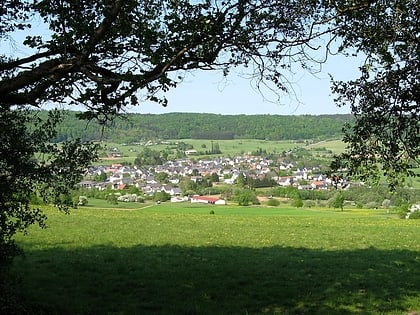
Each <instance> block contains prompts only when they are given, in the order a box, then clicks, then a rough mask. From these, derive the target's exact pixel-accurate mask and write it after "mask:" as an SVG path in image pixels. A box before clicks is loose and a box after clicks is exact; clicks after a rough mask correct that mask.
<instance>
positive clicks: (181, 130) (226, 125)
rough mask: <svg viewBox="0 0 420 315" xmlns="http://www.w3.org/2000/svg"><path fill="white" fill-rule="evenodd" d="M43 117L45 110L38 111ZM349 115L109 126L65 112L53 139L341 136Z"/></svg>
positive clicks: (173, 119) (126, 119)
mask: <svg viewBox="0 0 420 315" xmlns="http://www.w3.org/2000/svg"><path fill="white" fill-rule="evenodd" d="M38 114H39V115H41V116H44V115H45V116H46V112H38ZM350 121H351V116H350V115H320V116H311V115H301V116H281V115H218V114H198V113H169V114H158V115H157V114H125V115H123V116H122V117H121V118H117V119H116V120H115V121H113V122H112V123H111V124H110V125H109V126H106V127H102V126H100V125H99V124H98V123H97V122H96V121H91V122H89V123H86V122H84V121H80V120H78V119H77V118H76V112H72V111H69V112H67V115H66V118H65V120H64V122H63V123H62V124H61V128H60V130H59V134H58V135H57V137H56V139H55V141H56V142H60V141H64V140H67V139H70V138H81V139H83V140H99V139H103V140H107V141H112V142H116V143H134V142H138V141H140V140H144V139H156V138H159V139H214V140H228V139H269V140H304V139H319V140H323V139H331V138H341V136H342V128H343V126H344V124H345V123H346V122H350Z"/></svg>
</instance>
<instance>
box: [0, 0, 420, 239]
mask: <svg viewBox="0 0 420 315" xmlns="http://www.w3.org/2000/svg"><path fill="white" fill-rule="evenodd" d="M419 20H420V19H419V5H418V1H414V0H382V1H370V0H352V1H349V0H291V1H273V0H220V1H219V0H215V1H213V0H203V1H189V0H147V1H134V0H125V1H123V0H95V1H92V0H73V1H66V0H52V1H51V0H49V1H45V0H42V1H26V0H22V1H15V0H4V1H2V2H1V4H0V41H1V42H0V44H1V47H4V46H6V45H12V46H13V43H14V40H15V39H14V38H15V36H16V34H17V33H16V32H18V33H20V34H26V35H27V36H26V38H25V40H24V42H23V44H24V45H26V46H27V47H28V53H27V54H26V55H24V56H22V55H19V54H17V53H15V52H13V50H11V49H1V51H0V110H1V120H2V121H1V123H2V124H3V125H4V128H6V129H5V130H9V134H8V135H7V137H8V141H6V142H3V143H2V151H1V166H2V169H4V167H6V169H7V167H8V166H12V168H13V165H14V164H13V163H14V162H17V161H18V160H14V159H10V158H9V157H11V156H12V155H11V153H10V152H15V151H13V148H14V146H18V147H22V148H25V149H27V148H29V149H28V151H25V152H26V153H25V154H23V155H21V156H22V157H25V159H26V161H25V162H24V164H25V165H24V166H25V167H30V168H31V169H32V172H28V173H26V174H27V175H24V176H23V177H22V178H23V179H22V182H20V181H19V180H20V179H19V178H20V177H19V176H18V177H10V176H11V174H14V173H13V172H12V173H9V171H3V170H2V171H1V173H0V176H1V177H2V179H3V177H4V178H6V177H7V178H9V177H10V178H11V179H10V181H9V184H10V187H15V190H10V189H9V190H5V191H3V190H2V191H1V200H0V201H1V202H2V203H1V205H0V206H1V215H0V219H1V222H0V228H1V231H0V232H1V233H0V234H1V238H2V240H4V239H5V235H10V234H11V233H13V231H14V230H16V228H12V229H10V224H11V223H10V222H11V221H10V218H11V217H13V216H16V215H17V214H16V212H14V211H15V210H16V211H20V210H22V211H23V210H25V209H28V205H29V201H28V198H27V196H24V197H22V198H23V199H22V200H21V201H19V202H18V203H14V201H13V200H14V199H13V198H15V197H14V196H15V193H18V194H19V193H20V192H21V191H22V190H23V189H24V187H23V186H21V185H23V184H24V183H25V180H28V181H29V182H28V183H30V184H28V185H29V186H28V191H29V190H30V191H35V190H36V189H35V188H36V186H38V182H41V183H43V182H44V178H46V177H47V175H45V174H50V175H51V176H52V177H51V178H52V179H51V180H53V179H57V180H58V181H60V180H62V179H63V177H61V174H70V172H73V174H76V173H77V172H79V171H80V170H81V168H82V166H83V165H85V164H86V161H87V160H89V159H90V158H92V157H93V156H94V155H92V156H89V155H85V154H84V152H87V151H85V149H83V148H86V147H84V146H82V143H80V142H79V143H75V142H73V143H71V144H69V147H68V151H66V149H65V148H66V147H64V148H63V149H62V151H59V150H58V149H57V147H55V148H54V147H49V146H48V145H47V143H48V137H50V139H51V138H52V137H53V134H52V133H53V130H54V129H55V128H56V124H55V121H56V120H48V121H47V122H45V123H41V122H40V123H39V124H38V127H37V128H38V129H40V130H41V129H42V131H43V132H44V133H45V134H42V136H39V137H37V138H33V140H34V141H33V142H32V143H31V144H30V145H29V146H26V142H27V141H28V138H30V137H33V134H32V133H33V132H35V131H34V130H29V129H25V128H24V127H22V128H20V127H19V128H18V127H16V128H15V127H13V126H12V125H11V124H13V123H14V121H15V120H16V119H18V120H19V121H22V123H23V122H25V121H26V119H27V118H26V117H28V115H31V113H30V112H27V110H28V109H36V108H43V106H44V105H55V106H61V107H64V108H67V106H69V105H72V104H77V105H82V106H83V107H84V108H85V110H86V111H85V112H84V114H83V115H81V118H87V119H92V118H96V119H98V120H100V121H101V122H103V123H106V122H107V121H108V120H109V119H111V118H112V117H114V116H115V115H116V114H118V113H120V112H122V111H124V110H125V109H127V106H130V105H138V104H140V103H141V102H143V101H145V100H152V101H156V102H157V103H160V104H162V105H164V106H166V104H167V100H166V99H165V92H166V91H168V90H169V89H171V88H175V87H176V86H177V84H179V83H181V82H182V78H183V77H184V76H185V73H186V72H188V71H192V70H218V71H221V73H222V75H228V74H229V72H230V71H232V70H233V69H235V68H237V67H240V68H241V69H245V71H246V70H248V71H249V72H248V73H247V75H248V76H249V79H250V80H253V82H254V84H255V86H256V87H257V88H258V89H261V90H262V89H265V88H268V89H269V90H272V91H274V92H275V93H280V92H286V93H287V92H288V87H290V85H289V82H288V81H287V76H286V75H285V74H286V73H287V71H289V70H293V67H294V66H296V65H298V66H299V67H303V68H304V69H306V70H308V71H319V69H320V67H321V65H322V63H324V62H326V60H327V58H328V56H329V55H331V54H335V53H343V54H346V53H347V54H350V53H361V54H363V55H364V56H366V62H365V64H364V65H363V66H362V67H361V76H360V78H359V79H358V80H355V81H352V82H336V83H335V84H334V86H333V91H334V92H336V93H337V102H338V104H344V103H345V104H347V103H350V104H351V106H352V111H353V114H354V115H355V117H356V121H355V124H354V125H352V126H349V127H348V128H347V129H346V136H345V141H346V142H347V143H348V145H349V148H348V152H347V153H346V154H344V155H343V156H341V157H340V159H337V162H338V163H337V164H336V166H337V167H343V166H346V167H347V168H348V169H349V170H350V172H351V173H354V174H366V170H368V171H369V170H374V173H375V174H378V173H377V170H376V168H382V169H383V171H384V172H385V174H386V175H388V176H389V179H390V180H391V183H393V182H395V181H394V179H396V178H397V174H401V173H407V172H408V171H409V169H410V166H411V165H412V164H415V163H418V156H419V131H418V129H419V125H418V121H419V103H418V102H419V99H420V97H419V69H420V67H419V64H418V63H419V22H418V21H419ZM33 25H39V26H41V27H39V28H36V27H32V26H33ZM43 28H45V29H48V31H45V29H43ZM16 38H18V37H16ZM19 44H20V43H19ZM241 71H242V70H241ZM8 117H12V118H13V119H14V120H13V119H9V118H8ZM58 121H59V119H58ZM3 130H4V129H2V131H3ZM37 141H38V142H37ZM4 143H5V144H6V145H4ZM50 151H51V152H52V153H55V154H56V155H55V158H56V159H57V160H54V154H52V155H51V156H52V160H48V161H43V160H42V159H41V160H37V159H30V158H29V157H30V156H32V155H34V153H35V152H43V153H45V154H47V155H49V153H50ZM16 152H17V153H16V156H18V153H19V152H20V151H19V150H16ZM88 152H93V151H88ZM70 153H71V154H73V155H74V156H75V157H74V159H69V158H68V156H67V155H65V154H70ZM62 156H67V158H62ZM76 157H77V158H76ZM54 161H56V164H54V163H55V162H54ZM58 162H60V163H58ZM22 163H23V161H22ZM57 163H58V164H57ZM49 165H56V166H57V169H55V170H54V171H53V172H51V173H48V172H47V173H44V168H47V169H48V167H49ZM13 170H15V169H14V168H13ZM361 170H362V171H363V173H361ZM63 172H64V173H63ZM66 172H67V173H66ZM25 176H26V178H25ZM69 183H70V184H71V183H72V181H69ZM70 184H68V185H65V186H66V187H70V186H71V185H70ZM25 185H26V183H25ZM25 187H26V186H25ZM58 187H61V186H60V185H59V186H58ZM63 187H64V186H63ZM28 213H29V212H28ZM39 219H40V218H39V216H37V215H36V214H35V215H32V214H30V213H29V214H28V216H27V217H25V218H23V219H22V220H17V222H18V223H16V221H13V220H12V221H13V222H15V223H16V224H18V225H19V224H20V226H19V228H25V227H26V226H27V225H28V224H30V223H32V222H33V221H40V220H39ZM15 223H13V224H15ZM9 231H11V232H9ZM8 237H9V236H7V237H6V239H7V238H8ZM9 239H10V238H9Z"/></svg>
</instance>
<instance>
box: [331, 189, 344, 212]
mask: <svg viewBox="0 0 420 315" xmlns="http://www.w3.org/2000/svg"><path fill="white" fill-rule="evenodd" d="M332 206H333V207H334V208H336V209H341V211H343V210H344V195H343V193H342V192H341V191H339V192H337V193H336V194H335V195H334V197H333V200H332Z"/></svg>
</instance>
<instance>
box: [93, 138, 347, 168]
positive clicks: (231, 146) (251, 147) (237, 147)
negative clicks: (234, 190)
mask: <svg viewBox="0 0 420 315" xmlns="http://www.w3.org/2000/svg"><path fill="white" fill-rule="evenodd" d="M168 142H172V143H175V142H185V143H188V144H191V145H192V146H193V147H194V149H195V150H197V151H206V150H210V149H211V147H212V142H213V144H216V143H217V144H218V145H219V148H220V150H221V151H222V154H221V156H235V155H243V154H244V153H249V152H252V151H256V150H258V149H260V148H261V149H262V150H266V151H267V152H269V153H281V152H283V151H288V150H290V149H293V148H297V147H305V148H307V149H311V148H318V147H321V148H324V147H325V148H326V149H327V150H331V151H332V152H334V153H340V152H342V151H343V150H344V143H343V142H342V141H341V140H328V141H321V142H318V143H314V144H312V145H310V146H306V144H305V143H304V142H295V141H266V140H255V139H235V140H214V141H212V140H204V139H200V140H194V139H183V140H170V141H169V140H168ZM106 146H107V148H114V147H116V148H118V149H119V150H120V152H121V154H122V155H123V157H122V158H117V159H114V160H112V162H113V163H122V162H130V163H133V162H134V160H135V158H136V157H137V155H138V154H139V152H141V151H142V150H143V149H144V148H145V147H146V146H144V145H121V144H116V143H107V144H106ZM204 146H205V148H204ZM147 147H148V148H150V149H152V150H157V151H161V150H165V149H168V148H169V149H171V148H172V149H173V148H175V147H176V145H170V144H162V143H160V144H151V145H148V146H147ZM192 157H196V158H198V157H202V156H199V155H198V156H192ZM100 163H102V164H103V163H104V161H103V160H102V161H100Z"/></svg>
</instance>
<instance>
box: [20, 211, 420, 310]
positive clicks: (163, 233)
mask: <svg viewBox="0 0 420 315" xmlns="http://www.w3.org/2000/svg"><path fill="white" fill-rule="evenodd" d="M131 210H132V209H131ZM211 210H213V211H214V212H215V214H210V211H211ZM46 212H47V214H48V216H49V221H48V222H49V228H48V229H47V230H40V229H38V228H32V229H31V230H30V233H29V235H28V236H19V237H18V242H19V244H20V245H21V246H23V248H24V250H25V252H26V255H25V257H23V258H18V259H17V260H16V262H15V265H14V271H15V272H16V273H17V274H21V275H22V276H23V277H22V279H23V280H22V301H24V303H23V305H25V307H26V308H27V310H29V311H33V310H44V311H45V312H46V313H55V314H340V315H341V314H408V313H409V312H414V311H420V288H419V283H420V271H419V263H420V233H419V230H420V222H419V220H400V219H396V218H395V217H393V216H391V215H387V214H386V213H385V212H383V211H381V210H376V211H369V210H354V211H343V212H341V211H334V210H305V209H300V210H296V209H292V208H263V207H238V206H226V207H223V206H222V207H219V206H210V207H209V206H207V205H196V204H177V205H174V204H161V205H153V206H151V207H148V208H143V209H141V210H134V211H124V210H121V209H120V210H119V211H115V210H110V209H96V208H95V209H94V208H81V209H78V210H75V211H73V212H72V214H71V215H63V214H61V213H58V212H57V210H55V209H46Z"/></svg>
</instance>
